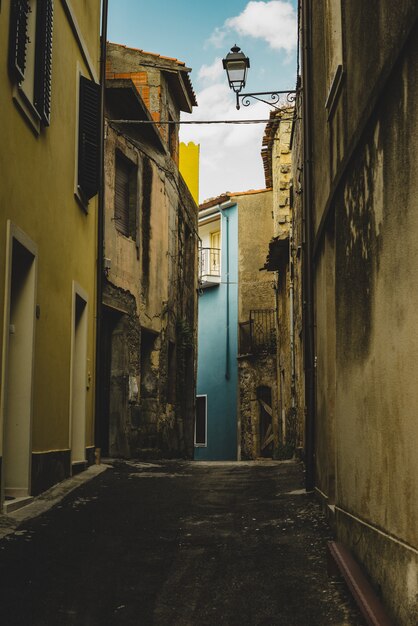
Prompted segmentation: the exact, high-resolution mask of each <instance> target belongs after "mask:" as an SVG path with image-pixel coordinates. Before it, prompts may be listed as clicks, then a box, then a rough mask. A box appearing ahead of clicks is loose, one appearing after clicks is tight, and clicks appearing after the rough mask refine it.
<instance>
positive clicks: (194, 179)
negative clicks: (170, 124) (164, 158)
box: [179, 141, 200, 204]
mask: <svg viewBox="0 0 418 626" xmlns="http://www.w3.org/2000/svg"><path fill="white" fill-rule="evenodd" d="M199 158H200V145H199V144H196V143H193V142H192V141H190V142H189V143H184V142H183V141H182V142H181V143H180V154H179V169H180V174H181V175H182V176H183V178H184V180H185V181H186V184H187V186H188V188H189V190H190V193H191V194H192V196H193V200H194V201H195V202H196V204H199Z"/></svg>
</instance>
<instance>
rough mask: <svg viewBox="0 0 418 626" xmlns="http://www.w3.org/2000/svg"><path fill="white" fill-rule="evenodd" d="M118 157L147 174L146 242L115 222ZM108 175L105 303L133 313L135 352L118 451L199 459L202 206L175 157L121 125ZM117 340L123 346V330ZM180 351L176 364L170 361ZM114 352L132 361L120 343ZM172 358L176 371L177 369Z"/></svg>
mask: <svg viewBox="0 0 418 626" xmlns="http://www.w3.org/2000/svg"><path fill="white" fill-rule="evenodd" d="M116 150H119V151H120V152H122V153H123V154H124V155H125V156H126V157H127V158H129V159H130V161H131V162H132V163H134V164H136V165H137V167H138V185H137V188H138V198H137V212H138V213H137V225H138V226H137V233H136V237H125V236H124V235H123V234H121V233H120V232H118V230H117V226H116V224H115V220H114V201H115V200H114V197H115V191H114V189H115V152H116ZM106 171H107V177H106V214H105V232H106V244H105V256H106V257H107V259H109V260H110V269H109V271H108V273H107V281H106V285H105V294H104V298H105V300H104V301H105V303H106V304H107V305H108V306H111V307H113V308H114V309H117V310H119V311H121V312H122V313H123V314H124V315H123V319H121V320H120V321H119V322H118V327H117V328H116V334H117V332H118V331H120V332H121V334H122V336H123V337H125V339H124V341H125V342H126V343H127V345H128V346H129V351H128V353H125V356H122V357H121V358H122V361H123V366H122V369H121V368H119V370H120V374H117V371H118V367H116V368H113V366H111V371H110V376H111V380H112V376H114V379H113V383H112V384H113V387H112V393H113V396H114V397H115V398H116V400H115V401H114V404H115V406H114V407H112V406H111V407H110V414H109V422H110V423H109V428H110V430H109V434H110V440H109V446H110V452H111V453H112V454H113V455H116V456H117V455H122V456H141V455H142V456H143V455H145V454H146V455H148V456H155V455H160V454H163V453H164V454H165V455H173V454H174V455H176V454H177V455H178V454H180V455H184V456H189V457H190V456H191V455H192V453H193V423H194V396H195V393H194V391H195V380H196V348H195V347H196V332H197V330H196V326H197V237H196V232H197V229H196V222H197V207H196V205H195V203H194V201H193V199H192V197H191V195H190V192H189V191H188V189H187V187H186V185H185V183H184V181H183V180H182V179H181V177H180V175H179V173H178V170H177V168H176V166H175V164H174V163H173V161H172V160H171V157H169V156H168V155H167V156H165V155H161V154H160V153H158V151H156V150H153V149H152V147H150V146H149V145H146V144H144V145H143V146H141V144H140V143H138V140H137V141H136V144H134V143H133V142H132V141H131V140H130V139H129V138H128V137H126V136H124V135H123V134H122V133H121V132H120V131H117V130H116V129H114V128H113V127H112V125H111V124H110V125H109V126H108V129H107V141H106ZM111 333H112V339H111V340H110V341H111V342H114V341H115V339H114V336H115V329H114V328H112V329H111ZM116 342H117V339H116ZM170 343H171V344H172V345H173V348H172V350H174V352H173V354H174V356H173V354H171V355H169V344H170ZM114 348H115V350H116V352H118V353H120V352H121V350H122V352H124V349H123V348H122V347H121V346H120V345H118V344H117V343H116V344H115V345H114ZM169 358H171V359H172V358H174V359H175V362H176V365H175V366H173V365H171V369H170V366H169V363H168V361H169ZM112 372H114V373H112ZM117 376H119V380H116V378H117ZM115 377H116V378H115ZM173 377H175V380H174V381H173V380H172V378H173ZM173 387H174V388H175V390H176V392H175V397H174V398H172V397H170V398H169V397H168V396H169V391H168V389H169V388H170V389H172V388H173ZM112 442H113V443H112Z"/></svg>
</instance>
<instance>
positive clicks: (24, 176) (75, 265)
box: [0, 0, 100, 454]
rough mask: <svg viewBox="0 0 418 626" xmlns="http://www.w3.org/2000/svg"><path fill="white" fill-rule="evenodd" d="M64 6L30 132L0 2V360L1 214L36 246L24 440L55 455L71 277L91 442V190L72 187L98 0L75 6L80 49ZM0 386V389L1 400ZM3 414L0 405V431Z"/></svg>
mask: <svg viewBox="0 0 418 626" xmlns="http://www.w3.org/2000/svg"><path fill="white" fill-rule="evenodd" d="M63 4H66V5H67V6H68V7H69V8H70V11H71V3H70V2H68V1H67V2H65V3H62V2H55V3H54V34H53V53H52V102H51V124H50V126H49V127H48V128H44V129H42V131H41V133H40V134H39V135H36V133H35V132H34V131H33V129H32V128H31V127H30V125H29V123H28V121H27V119H26V118H25V116H24V115H23V114H22V112H21V111H20V110H18V108H17V106H16V104H15V102H14V101H13V99H12V92H13V84H12V82H11V80H10V79H9V76H8V73H7V48H8V39H9V34H8V30H9V9H10V2H9V1H6V2H3V4H2V9H1V12H0V110H1V111H2V141H1V147H0V353H1V354H2V355H3V360H4V358H5V357H4V349H5V341H3V339H4V337H3V326H4V312H5V280H6V275H7V272H8V268H7V261H6V240H7V222H8V220H10V221H11V222H12V223H13V224H15V225H16V226H17V227H19V228H20V229H21V230H22V231H23V232H24V233H25V234H26V235H27V236H28V237H29V238H30V239H31V240H32V241H33V242H34V243H35V244H36V245H37V247H38V272H37V289H36V303H37V304H38V305H39V311H40V315H39V319H37V320H36V323H35V348H34V392H33V421H32V446H31V447H32V451H35V452H41V451H51V450H58V451H61V450H66V449H68V448H69V446H70V441H69V410H70V408H69V403H70V360H71V336H72V323H73V322H72V298H73V291H72V290H73V281H75V282H76V283H78V284H79V285H80V286H81V288H82V289H83V290H84V291H85V292H86V294H87V296H88V348H87V369H88V371H89V372H90V375H91V384H90V386H89V388H88V390H87V409H86V410H87V425H86V445H87V446H89V445H93V443H94V440H93V432H94V428H93V409H94V384H93V383H94V345H95V306H96V305H95V301H96V241H97V196H96V197H94V198H93V199H92V200H90V202H89V205H88V212H87V213H86V212H85V211H84V210H83V209H82V208H81V206H80V204H79V203H78V202H77V200H76V198H75V195H74V189H75V181H76V158H77V124H78V102H77V98H78V82H79V73H80V72H81V73H82V74H83V75H84V76H86V77H88V78H90V79H91V78H97V76H98V74H99V28H100V0H93V1H92V2H90V3H89V6H88V8H83V9H82V8H80V7H78V8H77V11H76V22H77V23H78V27H79V29H80V35H81V39H82V41H83V45H84V53H82V48H81V44H80V43H79V42H78V41H77V39H76V37H75V35H74V24H71V21H70V18H69V15H68V13H66V11H65V10H64V7H63ZM76 4H78V3H76ZM83 6H84V7H87V4H83ZM85 52H87V55H86V54H85ZM86 57H87V58H86ZM87 61H89V65H88V63H87ZM89 66H90V67H89ZM6 308H7V307H6ZM3 392H4V389H1V390H0V395H2V400H3V401H4V393H3ZM1 407H2V408H3V410H1ZM3 419H4V406H2V405H1V406H0V420H1V424H0V431H1V430H2V428H3ZM1 453H2V450H0V454H1Z"/></svg>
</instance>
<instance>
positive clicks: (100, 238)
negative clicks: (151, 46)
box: [94, 0, 109, 448]
mask: <svg viewBox="0 0 418 626" xmlns="http://www.w3.org/2000/svg"><path fill="white" fill-rule="evenodd" d="M108 10H109V0H103V2H102V26H101V41H100V150H99V198H98V215H97V275H96V281H97V287H96V290H97V297H96V389H95V423H94V431H95V445H96V447H97V448H100V443H101V434H102V433H101V430H100V426H101V419H102V411H103V402H102V385H101V382H102V380H101V377H102V356H103V323H102V321H103V304H102V299H103V275H104V203H105V199H104V197H105V176H104V143H105V136H104V134H105V90H106V52H107V47H106V43H107V18H108Z"/></svg>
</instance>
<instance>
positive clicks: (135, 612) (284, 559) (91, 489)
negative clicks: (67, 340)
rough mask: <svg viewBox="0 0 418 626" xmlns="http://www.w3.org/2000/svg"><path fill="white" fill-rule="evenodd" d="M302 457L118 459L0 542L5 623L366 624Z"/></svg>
mask: <svg viewBox="0 0 418 626" xmlns="http://www.w3.org/2000/svg"><path fill="white" fill-rule="evenodd" d="M329 538H331V533H330V530H329V528H328V527H327V525H326V523H325V521H324V519H323V517H322V515H321V512H320V509H319V506H318V504H317V503H316V501H315V499H314V497H313V496H312V495H310V494H306V493H304V492H303V490H302V468H301V466H300V465H299V464H296V463H276V462H271V463H247V464H245V463H235V464H214V463H213V464H209V463H186V462H181V463H178V462H156V463H155V464H151V463H141V462H115V463H113V467H111V468H110V469H108V470H107V471H106V472H104V473H102V474H100V475H99V476H97V477H95V478H94V479H93V480H91V481H89V482H88V483H85V484H83V485H81V486H80V487H78V488H77V489H76V490H75V491H73V492H72V493H70V494H68V495H66V496H65V497H64V498H63V499H62V500H61V501H59V502H58V503H57V504H56V505H55V506H54V507H53V508H52V509H50V510H49V511H47V512H46V513H44V514H42V515H40V516H38V517H36V518H34V519H31V520H27V521H25V522H23V523H22V524H21V525H20V526H19V527H18V528H17V529H16V530H15V532H14V533H12V534H9V535H7V536H6V537H4V538H3V539H2V540H1V541H0V623H1V624H2V625H3V626H11V625H16V624H19V625H22V626H32V625H33V626H35V625H36V626H41V625H42V626H43V625H48V626H55V625H57V626H70V625H71V626H72V625H74V626H75V625H76V626H99V625H100V626H113V625H129V626H130V625H135V626H143V625H144V626H145V625H151V624H152V625H156V626H157V625H158V626H171V625H174V626H212V625H214V626H221V625H222V626H223V625H225V626H247V625H248V626H261V625H265V626H274V625H283V626H328V625H329V626H360V625H361V624H362V622H361V621H360V619H359V617H358V614H357V611H356V609H355V607H353V605H352V603H351V599H350V598H349V596H348V594H347V593H346V591H345V587H344V585H342V584H339V583H336V582H335V581H330V580H329V579H328V577H327V573H326V556H325V545H326V541H327V539H329Z"/></svg>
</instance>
